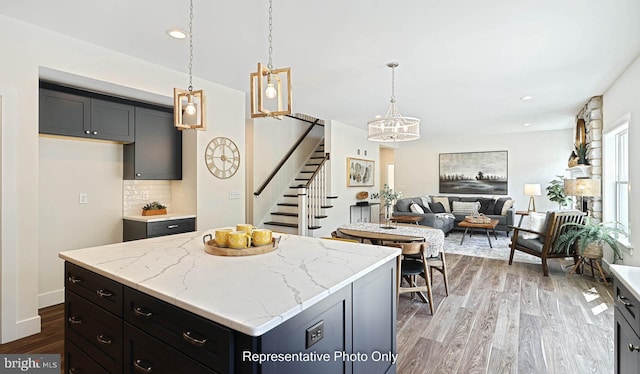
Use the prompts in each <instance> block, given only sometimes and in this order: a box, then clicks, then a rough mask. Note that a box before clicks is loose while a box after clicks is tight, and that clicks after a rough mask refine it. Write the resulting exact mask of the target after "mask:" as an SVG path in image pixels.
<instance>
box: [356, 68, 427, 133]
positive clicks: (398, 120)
mask: <svg viewBox="0 0 640 374" xmlns="http://www.w3.org/2000/svg"><path fill="white" fill-rule="evenodd" d="M398 65H399V64H398V63H397V62H390V63H388V64H387V66H388V67H390V68H391V71H392V73H391V105H390V106H389V110H387V114H386V115H385V116H384V117H379V116H378V117H376V118H374V119H372V120H370V121H369V122H367V127H368V134H369V135H368V136H367V139H368V140H371V141H374V142H384V143H392V142H407V141H410V140H416V139H420V120H419V119H418V118H415V117H404V116H402V115H401V114H400V111H399V110H398V106H397V105H396V99H395V92H394V91H395V68H396V67H398Z"/></svg>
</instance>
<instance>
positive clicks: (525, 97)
mask: <svg viewBox="0 0 640 374" xmlns="http://www.w3.org/2000/svg"><path fill="white" fill-rule="evenodd" d="M531 99H533V96H531V95H527V96H522V97H521V98H520V100H522V101H528V100H531Z"/></svg>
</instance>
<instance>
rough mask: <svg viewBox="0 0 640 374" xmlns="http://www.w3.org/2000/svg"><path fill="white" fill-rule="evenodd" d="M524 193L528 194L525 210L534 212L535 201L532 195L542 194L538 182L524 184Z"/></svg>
mask: <svg viewBox="0 0 640 374" xmlns="http://www.w3.org/2000/svg"><path fill="white" fill-rule="evenodd" d="M524 194H525V195H527V196H529V207H528V208H527V211H529V212H535V211H536V201H535V200H534V199H533V197H534V196H540V195H542V190H541V189H540V185H539V184H535V183H533V184H525V185H524Z"/></svg>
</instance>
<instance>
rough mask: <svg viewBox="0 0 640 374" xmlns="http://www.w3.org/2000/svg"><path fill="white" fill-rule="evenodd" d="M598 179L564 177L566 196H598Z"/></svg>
mask: <svg viewBox="0 0 640 374" xmlns="http://www.w3.org/2000/svg"><path fill="white" fill-rule="evenodd" d="M600 191H601V187H600V179H588V178H584V179H565V180H564V193H565V195H567V196H600V194H601V192H600Z"/></svg>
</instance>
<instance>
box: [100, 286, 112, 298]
mask: <svg viewBox="0 0 640 374" xmlns="http://www.w3.org/2000/svg"><path fill="white" fill-rule="evenodd" d="M96 293H97V294H98V296H100V297H111V296H113V293H112V292H111V291H109V290H105V289H102V288H101V289H99V290H96Z"/></svg>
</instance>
